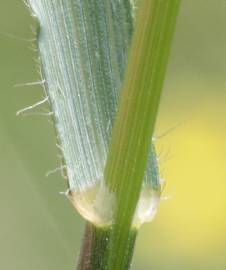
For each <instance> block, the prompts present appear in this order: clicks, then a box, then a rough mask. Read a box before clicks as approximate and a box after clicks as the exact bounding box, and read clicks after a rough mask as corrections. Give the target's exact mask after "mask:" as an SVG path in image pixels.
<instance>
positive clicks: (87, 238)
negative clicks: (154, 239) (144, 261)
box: [77, 223, 137, 270]
mask: <svg viewBox="0 0 226 270" xmlns="http://www.w3.org/2000/svg"><path fill="white" fill-rule="evenodd" d="M111 233H112V228H111V227H106V228H97V227H95V226H94V225H93V224H91V223H87V225H86V228H85V234H84V239H83V245H82V248H81V253H80V258H79V263H78V267H77V270H107V269H109V265H108V255H109V250H110V237H111ZM136 235H137V233H136V230H132V231H131V232H130V235H129V245H128V248H127V250H126V254H125V257H126V269H129V268H130V264H131V260H132V256H133V249H134V243H135V239H136Z"/></svg>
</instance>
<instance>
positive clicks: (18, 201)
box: [0, 0, 226, 270]
mask: <svg viewBox="0 0 226 270" xmlns="http://www.w3.org/2000/svg"><path fill="white" fill-rule="evenodd" d="M32 26H33V28H34V27H35V22H34V21H33V20H32V18H31V17H30V15H29V10H28V9H27V8H26V7H25V5H24V4H23V1H22V0H13V1H6V0H2V1H1V3H0V47H1V50H0V81H1V84H0V85H1V91H0V269H5V270H13V269H18V270H20V269H21V270H22V269H23V270H40V269H42V270H51V269H54V270H58V269H59V270H60V269H75V262H76V259H77V257H78V254H79V245H80V240H81V237H82V232H83V222H82V219H81V218H80V217H79V215H78V214H77V213H76V212H75V211H74V209H73V208H72V206H71V205H70V203H69V202H68V201H67V200H66V199H65V198H64V196H61V195H59V192H60V191H64V190H65V180H63V179H62V177H61V176H60V175H59V174H54V175H51V176H49V177H48V178H46V177H45V174H46V172H48V171H49V170H51V169H54V168H56V167H57V166H59V158H58V157H57V150H56V146H55V135H54V129H53V126H52V124H51V121H50V119H48V117H47V116H40V115H34V114H33V115H28V116H20V117H19V116H18V117H16V112H17V111H18V110H19V109H21V108H24V107H26V106H28V105H31V104H33V103H35V102H37V101H39V100H41V99H42V98H43V96H44V95H43V90H42V88H41V87H40V86H22V87H14V85H16V84H20V83H26V82H34V81H37V80H39V69H38V66H37V64H36V62H37V61H36V60H37V59H38V55H37V52H36V51H35V50H34V48H33V47H34V46H33V45H32V42H31V41H29V40H30V39H32V38H33V37H34V35H33V34H32ZM225 74H226V1H225V0H182V6H181V10H180V16H179V19H178V24H177V30H176V34H175V39H174V43H173V48H172V54H171V57H170V63H169V67H168V72H167V78H166V82H165V87H164V93H163V98H162V103H161V107H160V113H159V117H158V121H157V127H156V135H157V136H159V137H160V138H159V140H158V141H157V148H158V153H159V155H160V168H161V175H162V177H163V178H164V179H165V180H166V184H165V188H164V194H163V197H166V198H168V199H167V200H163V201H162V202H161V205H160V208H159V212H158V214H157V216H156V218H155V219H154V221H153V222H152V223H149V224H146V225H144V226H143V228H142V229H141V231H140V234H139V238H138V241H137V246H136V253H135V258H134V263H133V269H143V270H148V269H155V270H158V269H159V270H170V269H174V270H175V269H185V270H186V269H189V270H200V269H205V270H208V269H216V270H223V269H226V255H225V254H226V211H225V209H226V76H225ZM46 109H47V108H46ZM38 111H39V112H40V111H41V112H44V111H45V108H44V107H43V109H38ZM175 126H177V127H176V128H175V129H174V130H173V131H171V132H168V133H167V130H169V129H170V128H173V127H175ZM165 133H167V134H165ZM164 134H165V136H161V135H164Z"/></svg>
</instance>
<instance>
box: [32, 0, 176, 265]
mask: <svg viewBox="0 0 226 270" xmlns="http://www.w3.org/2000/svg"><path fill="white" fill-rule="evenodd" d="M179 2H180V1H179V0H164V1H163V0H140V1H129V0H123V1H115V0H100V1H97V0H65V1H63V0H55V1H51V0H30V1H29V3H30V6H31V8H32V11H33V14H34V15H35V16H36V17H37V18H38V20H39V24H40V30H39V35H38V46H39V50H40V56H41V65H42V74H43V78H44V79H45V80H46V84H45V87H46V89H45V93H46V95H47V98H48V101H49V102H50V105H51V108H52V111H53V114H54V119H55V126H56V131H57V136H58V141H59V144H60V148H61V151H62V154H63V156H64V161H65V166H66V171H67V178H68V190H67V191H66V193H65V194H66V196H67V197H68V198H69V199H70V201H71V202H72V204H73V205H74V206H75V208H76V209H77V210H78V211H79V212H80V214H81V215H82V216H83V217H84V218H85V219H86V220H87V221H88V225H87V230H86V233H85V238H84V245H83V248H82V251H81V257H80V260H79V265H78V269H129V268H130V265H131V258H132V253H133V247H134V243H135V238H136V233H137V229H138V228H139V227H140V225H141V224H143V223H144V222H146V221H149V220H150V219H152V217H153V215H154V214H155V212H156V209H157V205H158V202H159V198H160V195H161V186H160V181H159V172H158V162H157V159H156V154H155V148H154V145H153V144H152V143H151V138H152V135H153V129H154V124H155V119H156V114H157V109H158V104H159V99H160V94H161V89H162V84H163V80H164V75H165V70H166V64H167V58H168V54H169V48H170V44H171V39H172V34H173V30H174V26H175V20H176V15H177V11H178V6H179ZM121 89H122V90H121ZM119 100H120V102H119Z"/></svg>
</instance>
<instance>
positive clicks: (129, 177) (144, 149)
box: [105, 0, 180, 270]
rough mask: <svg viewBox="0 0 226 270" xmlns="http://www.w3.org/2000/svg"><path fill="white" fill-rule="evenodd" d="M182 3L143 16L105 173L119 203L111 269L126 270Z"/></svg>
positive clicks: (154, 2)
mask: <svg viewBox="0 0 226 270" xmlns="http://www.w3.org/2000/svg"><path fill="white" fill-rule="evenodd" d="M179 3H180V0H143V1H142V2H141V6H140V10H139V12H138V16H137V22H136V26H135V32H134V37H133V40H132V47H131V52H130V57H129V61H128V66H127V70H126V74H125V79H124V84H123V91H122V97H121V102H120V104H119V110H118V113H117V117H116V120H115V124H114V127H113V135H112V142H111V146H110V151H109V154H108V160H107V164H106V168H105V181H106V184H107V186H108V188H109V190H110V191H111V192H112V193H114V194H115V197H116V204H117V207H116V211H115V218H114V224H115V225H114V227H113V232H112V238H111V252H110V254H109V260H110V262H109V266H110V267H109V269H113V270H116V269H117V270H122V269H127V268H126V260H127V259H126V256H125V252H126V250H127V248H128V239H129V234H130V230H131V224H132V220H133V216H134V212H135V209H136V206H137V202H138V199H139V195H140V191H141V187H142V182H143V178H144V173H145V168H146V164H147V158H148V150H149V147H150V143H151V138H152V134H153V130H154V125H155V120H156V115H157V110H158V105H159V101H160V95H161V91H162V86H163V81H164V77H165V72H166V66H167V60H168V56H169V49H170V45H171V40H172V35H173V31H174V28H175V22H176V17H177V12H178V8H179ZM125 194H126V195H125ZM116 258H117V259H116Z"/></svg>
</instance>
